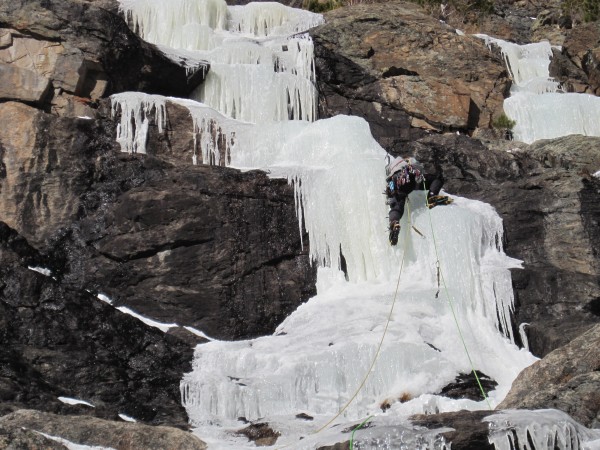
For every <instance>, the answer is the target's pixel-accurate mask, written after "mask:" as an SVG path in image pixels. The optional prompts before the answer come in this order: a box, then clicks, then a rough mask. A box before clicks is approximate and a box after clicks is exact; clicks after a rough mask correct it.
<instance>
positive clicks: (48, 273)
mask: <svg viewBox="0 0 600 450" xmlns="http://www.w3.org/2000/svg"><path fill="white" fill-rule="evenodd" d="M27 268H28V269H29V270H33V271H34V272H37V273H41V274H42V275H45V276H47V277H51V276H52V271H51V270H50V269H47V268H45V267H34V266H27Z"/></svg>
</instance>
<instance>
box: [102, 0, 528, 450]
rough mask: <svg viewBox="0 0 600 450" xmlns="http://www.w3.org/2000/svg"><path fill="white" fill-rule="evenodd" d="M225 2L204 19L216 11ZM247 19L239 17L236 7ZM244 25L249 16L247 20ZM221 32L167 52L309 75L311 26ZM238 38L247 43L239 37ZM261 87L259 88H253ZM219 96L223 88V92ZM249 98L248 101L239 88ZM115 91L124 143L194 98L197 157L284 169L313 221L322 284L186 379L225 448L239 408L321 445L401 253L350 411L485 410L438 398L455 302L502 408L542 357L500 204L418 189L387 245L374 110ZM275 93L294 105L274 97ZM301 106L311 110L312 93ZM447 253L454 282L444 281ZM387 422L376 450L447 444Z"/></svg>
mask: <svg viewBox="0 0 600 450" xmlns="http://www.w3.org/2000/svg"><path fill="white" fill-rule="evenodd" d="M200 3H203V4H204V3H205V4H210V5H213V6H212V8H215V11H218V10H220V8H221V6H222V4H223V2H217V1H215V2H200ZM145 4H149V3H148V2H146V3H145ZM177 4H179V3H177ZM153 7H156V8H160V12H157V11H154V12H152V11H151V10H150V9H149V10H148V12H147V13H145V14H146V16H147V17H145V18H144V19H143V20H144V21H145V22H143V23H144V25H143V26H141V25H138V26H139V27H140V29H142V28H144V29H145V30H146V31H144V32H145V33H148V35H151V34H152V32H153V30H152V29H151V27H152V26H153V25H150V24H153V23H159V22H160V21H159V20H157V19H156V18H154V17H152V16H153V14H154V15H161V14H162V15H163V17H178V13H175V12H173V13H168V14H163V8H166V9H169V7H170V4H168V5H167V4H164V3H161V4H158V3H157V4H155V5H153ZM265 7H267V8H268V7H269V6H268V4H265ZM277 8H279V7H277ZM215 11H211V12H209V16H211V17H218V16H219V15H218V14H216V12H215ZM241 11H243V10H242V9H240V10H239V11H236V14H240V13H241ZM169 14H173V16H170V15H169ZM303 14H304V13H302V14H300V16H303ZM291 16H292V14H290V15H289V17H291ZM231 17H232V16H228V19H227V20H228V22H227V23H228V24H230V23H231V21H232V19H231ZM256 17H258V16H256ZM303 17H304V16H303ZM138 20H141V19H138ZM236 20H238V21H239V23H240V24H241V23H242V22H243V21H242V20H240V19H239V17H238V19H236ZM253 20H255V19H253ZM265 20H266V19H265ZM211 26H213V25H211ZM244 26H246V25H244ZM290 26H292V25H291V24H290ZM304 26H305V25H302V26H301V27H300V28H302V27H304ZM269 27H272V28H273V29H274V30H281V28H278V27H279V25H268V26H266V27H263V28H262V29H263V30H264V29H267V28H269ZM175 28H176V27H175ZM259 28H260V27H259ZM259 28H257V29H256V30H255V32H257V33H258V32H259ZM241 29H242V28H241V25H240V27H239V28H238V31H237V32H238V33H239V30H241ZM292 29H295V28H293V26H292ZM169 30H170V28H169V26H167V27H166V28H164V29H163V30H162V31H161V34H160V40H161V42H172V41H171V40H170V39H171V38H170V37H169V36H168V34H169V32H171V31H173V30H170V31H169ZM212 31H213V33H212V35H211V36H212V37H211V39H212V38H215V36H217V35H218V39H213V42H217V43H218V41H220V42H221V43H219V45H223V47H222V48H223V49H224V50H223V51H219V49H213V50H210V49H204V51H201V52H195V51H192V50H189V49H188V50H186V49H171V50H169V51H172V52H173V53H176V52H181V54H188V55H191V56H190V59H193V58H194V57H198V58H205V59H207V60H209V61H210V62H211V65H212V66H213V68H217V67H218V65H219V64H223V65H224V64H230V65H232V66H233V67H234V68H231V67H230V70H231V71H232V72H233V71H235V70H237V67H238V66H248V67H246V68H247V69H248V73H250V72H252V71H255V72H257V74H258V75H257V77H258V78H260V77H262V76H265V77H266V75H264V73H263V72H261V71H262V70H263V69H264V68H266V67H271V70H272V72H273V73H279V74H284V75H285V76H288V77H289V76H299V77H301V78H302V79H304V80H308V81H311V82H312V81H314V67H313V65H312V48H311V42H310V39H302V40H296V39H297V38H293V39H288V38H286V37H282V38H281V39H280V38H279V37H277V38H276V39H272V37H271V36H266V37H265V38H264V39H263V40H262V41H259V40H257V39H249V40H244V39H243V38H242V37H240V36H239V35H238V36H234V37H231V35H227V34H226V33H225V31H224V30H222V29H220V28H218V27H217V28H215V30H212ZM278 32H279V31H278ZM233 42H237V43H238V44H239V45H231V43H233ZM242 42H244V43H243V44H241V43H242ZM163 45H166V44H163ZM199 47H203V45H200V46H199ZM204 47H208V46H204ZM244 47H245V48H246V49H248V52H244V51H243V50H242V48H244ZM259 48H260V49H259ZM265 49H266V50H265ZM269 52H271V53H269ZM195 55H199V56H195ZM238 58H239V59H238ZM218 70H219V69H218V68H217V69H215V72H217V71H218ZM223 73H224V74H225V71H223ZM225 76H228V74H225ZM236 76H237V77H239V76H240V75H234V77H233V78H235V77H236ZM262 87H263V86H262V85H259V87H258V88H257V87H256V86H248V89H249V92H252V91H256V90H260V88H262ZM227 89H229V88H227ZM281 92H284V90H283V89H282V90H281ZM313 94H314V92H313ZM221 95H222V96H226V93H225V92H223V91H221ZM306 97H309V95H307V96H306ZM214 98H215V101H217V100H218V102H220V101H222V99H218V98H217V96H216V95H215V97H214ZM239 98H240V99H241V100H240V101H243V99H242V96H241V93H240V97H239ZM112 102H113V112H114V113H115V114H119V113H120V115H121V123H120V125H119V133H118V139H119V142H120V143H121V145H122V148H123V151H129V152H136V151H137V152H144V151H145V143H146V139H147V129H148V124H149V118H151V117H154V120H155V121H156V123H157V125H158V129H159V132H161V128H162V127H163V126H164V123H165V120H166V113H167V110H168V107H167V102H174V103H178V104H179V105H182V106H184V107H186V108H188V110H189V111H190V115H191V117H192V118H193V123H194V129H193V130H191V132H193V133H194V136H195V137H196V147H197V148H196V149H194V154H193V156H192V158H191V159H192V162H196V163H197V162H205V163H220V164H225V163H226V164H230V165H232V166H234V167H238V168H242V169H250V168H262V169H265V170H268V171H270V173H271V175H272V176H274V177H285V178H287V179H288V181H289V182H290V183H292V184H293V185H294V189H295V193H296V206H297V211H298V217H299V226H302V224H304V225H305V226H306V229H307V230H308V232H309V235H310V254H311V257H312V258H313V260H315V261H316V262H317V264H319V266H320V268H319V273H318V283H317V291H318V295H317V296H316V297H314V298H312V299H311V300H310V301H309V302H307V303H306V304H304V305H302V306H300V307H299V308H298V309H297V311H296V312H294V313H293V314H292V315H291V316H290V317H288V318H287V319H286V320H285V321H284V323H282V324H281V325H280V326H279V327H278V329H277V331H276V333H275V334H274V335H273V336H266V337H262V338H258V339H254V340H249V341H238V342H221V341H211V342H209V343H206V344H203V345H201V346H199V347H198V348H197V349H196V354H195V359H194V362H193V371H192V372H191V373H189V374H187V375H186V376H185V377H184V379H183V380H182V382H181V392H182V402H183V404H184V406H185V407H186V409H187V411H188V414H189V416H190V418H191V420H192V423H193V424H194V425H195V426H197V427H198V433H199V434H200V435H201V436H202V438H203V439H204V440H206V441H208V442H209V443H210V444H215V447H214V448H237V449H240V448H248V443H247V442H246V441H245V439H242V438H239V439H240V440H237V441H236V438H235V437H231V435H230V434H228V432H227V430H226V428H227V427H228V426H232V427H234V428H239V422H238V421H237V419H238V418H239V417H242V416H243V417H246V419H249V420H257V419H262V420H265V421H268V422H269V423H270V425H271V426H273V427H274V428H275V429H277V430H280V431H281V432H282V434H284V435H286V436H296V439H297V437H298V436H306V439H304V440H303V441H302V445H294V448H307V449H313V448H316V447H317V445H316V443H317V441H316V440H315V439H317V438H314V437H312V434H313V433H314V430H315V429H316V428H317V427H318V424H323V423H325V422H326V421H327V420H329V419H330V418H331V417H332V416H333V415H334V414H336V413H337V412H338V410H339V408H341V407H342V406H343V405H344V404H345V403H346V402H347V400H348V399H349V398H350V397H351V396H352V395H353V394H354V393H355V391H356V388H357V387H358V385H359V384H360V383H361V380H363V378H364V376H365V370H366V368H367V367H369V365H370V363H371V361H372V360H373V357H374V355H375V352H376V349H377V346H378V344H379V341H380V339H381V336H382V333H383V330H384V327H385V326H386V317H387V316H388V314H389V313H390V307H391V306H392V302H393V299H394V291H395V287H396V281H397V280H396V278H397V276H398V271H399V267H400V265H401V261H402V259H403V255H405V261H404V266H403V267H404V269H403V272H402V279H401V280H400V282H401V283H400V290H399V294H398V297H397V300H396V303H395V306H394V308H395V309H394V314H393V315H392V316H391V321H390V326H389V330H388V334H387V337H386V340H385V342H384V344H383V347H382V349H381V354H380V357H379V358H378V360H377V364H376V365H375V367H374V370H373V372H372V374H371V376H370V377H369V379H368V380H367V382H366V384H365V386H364V388H363V389H362V390H361V391H360V392H359V393H358V395H357V398H356V401H355V402H353V404H352V405H351V406H350V407H349V408H348V409H347V410H346V412H345V414H344V415H343V417H342V418H341V419H338V420H339V421H343V420H346V419H355V418H362V417H365V415H366V414H370V413H372V414H380V415H381V416H380V417H377V420H380V421H383V422H385V420H386V419H390V420H391V421H392V422H393V423H395V424H398V423H399V422H401V421H402V420H403V419H402V418H404V417H408V415H410V414H413V413H422V412H426V413H427V412H435V411H455V410H458V409H481V408H486V407H487V405H486V404H485V403H484V402H474V401H470V400H451V399H447V398H444V397H440V396H437V395H435V393H436V392H439V390H440V389H441V388H442V387H443V386H445V385H446V384H448V383H449V382H451V381H453V380H454V378H455V376H456V375H457V374H458V373H465V372H469V371H470V370H471V366H470V363H469V361H468V359H467V357H466V355H465V353H464V351H463V346H462V342H461V337H460V336H459V333H458V331H457V327H456V324H455V323H454V320H455V319H454V316H455V314H454V313H456V317H457V320H458V322H459V325H460V329H461V331H462V333H463V335H464V340H465V344H466V346H467V347H468V348H469V349H470V351H471V356H472V358H473V362H474V364H475V367H476V368H477V369H478V370H481V371H482V372H484V373H486V374H488V375H489V376H491V377H492V378H493V379H495V380H496V381H497V382H498V383H499V385H498V388H497V389H496V390H495V391H493V392H490V393H488V395H489V397H490V402H491V403H492V405H495V404H497V403H498V402H499V401H500V400H502V399H503V398H504V396H505V395H506V393H507V391H508V389H509V388H510V385H511V383H512V381H513V380H514V378H515V377H516V375H517V374H518V373H519V372H520V371H521V370H522V369H523V368H524V367H526V366H528V365H530V364H531V363H532V362H533V361H535V358H534V357H533V356H532V355H531V354H530V353H528V352H527V351H525V350H519V349H518V348H517V347H516V346H515V345H514V344H513V343H512V340H513V335H512V325H511V324H510V313H511V310H512V307H513V306H512V305H513V297H512V295H513V294H512V287H511V283H510V273H509V269H510V268H515V267H520V261H517V260H514V259H512V258H509V257H508V256H507V255H505V254H504V252H503V251H502V247H501V244H500V243H501V242H502V224H501V220H500V218H499V217H498V215H497V214H496V212H495V211H494V210H493V208H491V207H490V206H489V205H487V204H484V203H481V202H476V201H471V200H467V199H463V198H459V197H455V202H454V204H453V205H451V206H447V207H444V208H435V209H433V210H431V211H430V210H428V209H426V208H425V207H424V206H423V205H424V202H425V197H424V193H422V192H415V193H413V194H411V196H410V204H409V205H410V211H407V214H405V216H404V218H403V222H402V233H401V237H400V244H399V245H398V247H397V248H391V247H390V246H389V245H388V244H387V236H386V235H387V233H386V228H387V223H386V216H387V206H386V205H385V203H384V201H383V199H384V198H383V196H382V195H381V193H382V190H383V173H384V170H383V169H384V164H385V160H384V157H385V155H386V153H385V151H384V150H383V149H382V148H381V147H380V146H379V145H378V144H377V142H376V141H375V140H374V139H373V137H372V136H371V134H370V131H369V126H368V124H367V123H366V122H365V121H364V120H363V119H360V118H357V117H348V116H337V117H334V118H331V119H326V120H317V121H314V122H312V120H313V119H314V117H312V118H310V119H309V120H285V119H287V118H289V117H284V118H283V119H284V120H283V121H281V122H274V121H273V120H276V119H273V117H271V118H268V115H264V116H263V115H259V114H256V115H255V118H254V120H255V121H256V122H257V123H260V126H258V125H256V124H254V123H249V122H242V121H239V120H233V119H231V118H228V117H225V116H224V115H223V113H224V112H223V111H220V112H217V111H215V110H214V109H213V108H211V107H210V106H209V105H206V104H202V103H198V102H196V101H193V100H184V99H173V98H164V97H160V96H149V95H145V94H139V93H124V94H119V95H115V96H113V97H112ZM273 102H275V103H276V104H278V103H277V102H279V100H278V99H273ZM311 102H314V98H312V99H311ZM241 104H242V103H240V105H241ZM290 104H291V103H290V102H288V103H287V105H286V106H287V107H288V108H289V107H290ZM313 104H314V103H311V105H313ZM265 105H266V107H268V108H271V109H275V110H277V108H280V109H282V110H284V111H285V108H283V107H282V106H274V105H273V104H269V102H265ZM278 105H281V104H278ZM236 108H238V107H237V106H236ZM299 110H302V111H307V109H306V107H305V106H304V105H301V107H300V109H299ZM289 113H290V111H289V109H288V114H289ZM291 117H292V119H293V118H294V115H293V114H291ZM298 117H301V116H298ZM263 121H264V122H263ZM409 219H410V222H409ZM411 225H414V226H415V227H416V228H417V229H418V230H419V231H420V232H421V233H422V234H423V237H421V236H420V235H418V234H417V233H416V232H414V231H413V230H412V229H411ZM432 228H433V230H434V232H435V239H434V235H433V232H432ZM340 254H343V256H344V258H345V260H346V264H347V273H348V281H346V280H345V279H344V274H343V273H342V272H341V271H340V270H338V267H339V266H340V263H341V256H340ZM438 257H439V263H440V269H441V274H442V275H443V282H444V283H445V284H446V285H447V291H446V290H445V289H444V286H443V285H442V286H439V285H438V283H437V270H436V261H437V259H438ZM439 290H441V291H442V292H441V293H440V295H439V298H437V295H436V293H437V291H439ZM446 294H447V295H448V298H450V299H451V301H452V305H453V308H454V310H455V311H454V312H452V311H451V308H450V306H449V303H448V301H446ZM499 329H500V330H503V331H504V334H502V333H499V332H498V330H499ZM398 399H402V401H398ZM383 403H385V404H390V405H391V407H390V408H389V409H388V411H387V412H386V413H385V414H381V408H380V407H381V405H382V404H383ZM299 412H305V413H307V414H309V415H311V416H313V417H315V419H316V420H315V422H304V421H301V422H302V423H300V424H299V423H298V419H296V417H295V416H296V414H298V413H299ZM383 422H382V423H383ZM390 433H391V434H390V436H391V437H390V436H386V437H382V438H381V439H379V438H377V437H376V438H375V439H376V440H377V442H378V443H377V444H375V446H374V447H373V446H372V447H370V448H378V449H385V448H398V446H395V445H396V443H398V442H399V441H398V439H400V441H401V442H402V443H403V444H402V445H408V446H409V447H410V445H411V443H413V442H418V443H419V445H420V447H419V448H423V449H425V448H427V449H440V450H442V449H446V448H448V447H447V446H446V444H445V443H444V441H443V439H441V438H440V437H439V436H437V435H436V433H433V432H432V433H429V434H427V433H425V434H423V433H421V434H419V431H418V430H412V428H411V427H410V426H408V425H407V429H406V430H402V431H401V432H400V435H394V436H392V434H394V433H397V429H396V431H393V432H390ZM308 435H311V436H308ZM318 436H319V437H318V439H319V443H321V442H324V441H323V440H325V441H327V440H329V442H330V443H333V442H337V441H339V439H340V435H339V429H333V428H330V429H327V430H325V431H324V432H323V433H320V434H319V435H318ZM345 438H346V439H347V436H345ZM211 439H213V441H212V442H211ZM292 439H294V438H293V437H292ZM297 443H298V441H297V440H296V444H297ZM407 443H408V444H407ZM386 445H387V447H386ZM251 447H253V446H251ZM211 448H213V446H212V445H211ZM411 448H414V447H411Z"/></svg>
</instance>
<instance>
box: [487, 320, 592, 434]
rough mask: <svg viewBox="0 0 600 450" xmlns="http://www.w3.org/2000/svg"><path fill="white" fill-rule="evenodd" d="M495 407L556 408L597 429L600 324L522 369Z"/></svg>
mask: <svg viewBox="0 0 600 450" xmlns="http://www.w3.org/2000/svg"><path fill="white" fill-rule="evenodd" d="M498 408H502V409H512V408H519V409H540V408H555V409H560V410H561V411H564V412H566V413H568V414H569V415H570V416H571V417H573V418H574V419H575V420H577V421H578V422H580V423H581V424H583V425H585V426H587V427H590V428H600V324H597V325H595V326H594V327H593V328H592V329H590V330H589V331H588V332H587V333H584V334H582V335H580V336H579V337H577V338H575V339H573V340H572V341H571V342H569V343H568V344H567V345H565V346H563V347H560V348H558V349H556V350H554V351H553V352H551V353H549V354H548V355H547V356H546V357H545V358H544V359H542V360H540V361H538V362H536V363H535V364H533V365H532V366H530V367H528V368H526V369H525V370H523V372H521V373H520V374H519V376H518V377H517V378H516V380H515V381H514V382H513V385H512V388H511V390H510V392H509V394H508V395H507V396H506V398H505V399H504V401H503V402H502V403H501V404H500V405H498Z"/></svg>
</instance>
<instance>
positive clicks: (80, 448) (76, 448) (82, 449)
mask: <svg viewBox="0 0 600 450" xmlns="http://www.w3.org/2000/svg"><path fill="white" fill-rule="evenodd" d="M34 431H35V430H34ZM36 433H38V434H41V435H42V436H44V437H46V438H48V439H51V440H53V441H55V442H58V443H59V444H61V445H64V446H65V447H66V448H67V449H69V450H115V449H114V448H112V447H100V446H97V445H82V444H75V443H74V442H71V441H69V440H67V439H64V438H61V437H58V436H52V435H50V434H46V433H42V432H41V431H36Z"/></svg>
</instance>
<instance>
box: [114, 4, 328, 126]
mask: <svg viewBox="0 0 600 450" xmlns="http://www.w3.org/2000/svg"><path fill="white" fill-rule="evenodd" d="M120 7H121V9H122V10H123V11H124V12H125V13H126V15H127V17H128V18H129V20H130V21H131V22H132V24H133V25H134V28H135V29H136V30H137V31H138V32H139V33H140V35H141V36H142V37H143V38H144V39H145V40H147V41H149V42H152V43H154V44H157V45H160V46H161V47H160V48H161V50H162V51H163V52H164V53H165V54H167V55H168V56H170V57H172V58H173V59H174V60H176V61H186V65H188V66H189V67H194V64H193V62H195V63H196V65H197V63H199V62H201V61H205V60H208V61H211V63H212V66H211V70H210V71H209V73H208V78H207V79H206V81H205V82H204V83H203V84H202V86H200V87H199V88H198V89H197V90H196V92H194V93H193V94H192V98H193V99H196V100H198V101H199V102H202V103H206V104H208V105H209V106H211V107H213V108H215V109H217V110H219V111H220V112H221V113H222V114H225V115H227V116H229V117H231V118H234V119H239V120H244V121H248V122H258V123H262V122H270V121H280V120H287V119H292V120H298V119H300V120H310V121H312V120H315V118H316V96H315V87H314V67H313V65H312V60H313V58H312V42H311V40H310V39H309V38H308V37H307V36H302V35H300V36H290V35H291V34H294V33H301V32H303V31H306V30H308V29H309V28H311V27H314V26H316V25H319V24H320V23H322V22H323V17H322V16H321V15H320V14H313V13H311V12H309V11H303V10H298V9H294V8H289V7H286V6H283V5H282V4H280V3H276V2H261V3H250V4H248V5H245V6H229V7H228V6H227V4H226V3H225V1H224V0H176V1H174V2H173V3H170V4H169V7H168V8H165V7H163V6H161V4H160V3H159V2H157V1H156V0H122V1H121V3H120ZM158 9H161V14H156V13H155V11H157V10H158ZM249 47H253V48H252V50H250V51H247V52H245V55H244V56H241V57H240V54H241V53H242V52H243V51H244V49H246V50H248V49H249ZM171 49H174V50H171ZM186 51H187V53H186ZM220 64H227V65H228V66H227V67H228V70H225V69H223V68H222V67H220ZM274 68H275V70H273V69H274ZM251 86H252V87H251ZM257 86H260V88H261V89H257V88H256V87H257ZM250 87H251V88H250ZM248 94H251V95H248Z"/></svg>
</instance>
